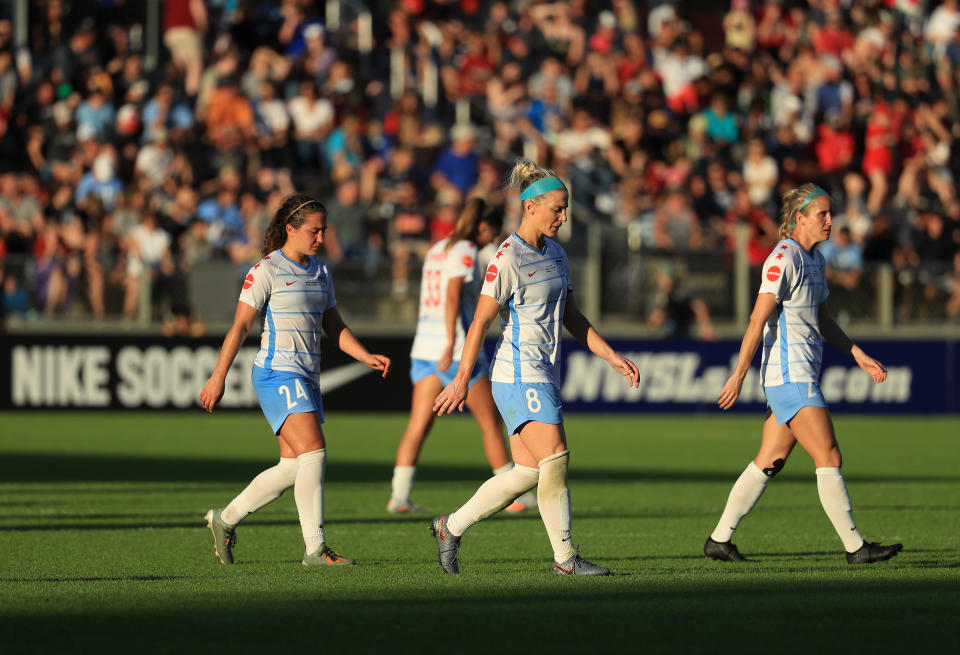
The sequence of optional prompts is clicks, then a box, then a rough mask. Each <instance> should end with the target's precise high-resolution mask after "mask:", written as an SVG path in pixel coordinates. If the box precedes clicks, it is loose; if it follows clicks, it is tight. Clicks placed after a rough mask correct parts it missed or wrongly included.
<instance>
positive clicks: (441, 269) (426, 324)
mask: <svg viewBox="0 0 960 655" xmlns="http://www.w3.org/2000/svg"><path fill="white" fill-rule="evenodd" d="M486 206H487V205H486V203H485V202H484V201H483V200H482V199H480V198H471V199H470V200H468V201H467V204H466V206H465V207H464V208H463V211H462V212H460V216H459V218H458V219H457V225H456V227H455V229H454V233H453V234H452V235H451V236H450V237H448V238H446V239H441V240H440V241H438V242H437V243H435V244H433V246H431V247H430V250H428V251H427V254H426V256H425V257H424V261H423V275H422V276H421V281H420V311H419V312H418V317H417V333H416V335H415V336H414V338H413V346H412V347H411V349H410V381H411V382H412V383H413V397H412V399H411V401H410V418H409V420H408V421H407V427H406V430H404V433H403V438H402V439H401V440H400V444H399V446H397V459H396V464H395V465H394V467H393V480H392V481H391V496H390V500H389V501H388V502H387V512H389V513H391V514H421V513H423V512H424V510H423V508H422V507H420V506H419V505H417V504H416V503H414V502H413V500H412V499H411V497H410V495H411V492H412V491H413V481H414V474H415V473H416V465H417V459H418V458H419V456H420V449H421V448H422V447H423V443H424V441H426V439H427V434H429V432H430V428H431V427H432V425H433V418H434V416H433V401H434V399H435V398H436V397H437V394H438V393H440V391H442V390H443V387H444V386H446V385H447V384H449V383H450V381H451V380H453V376H454V374H455V373H456V372H457V369H458V367H459V365H460V353H461V352H462V350H463V339H464V336H465V334H466V328H467V326H468V325H469V324H470V316H471V315H472V314H473V309H474V307H476V306H477V295H478V294H479V293H480V281H481V279H482V272H478V271H477V270H476V268H477V248H478V247H482V246H485V245H487V243H488V242H490V241H491V240H492V238H493V236H494V234H493V232H492V231H491V230H486V231H485V235H484V236H481V230H480V226H481V223H482V221H483V212H484V210H485V209H486ZM489 365H490V364H489V362H488V361H487V357H486V355H485V354H483V353H482V352H481V353H480V356H479V357H478V358H477V362H476V363H475V364H474V366H473V372H472V375H471V376H470V381H469V385H470V391H469V392H468V393H467V400H466V402H467V407H469V408H470V413H471V414H473V417H474V418H475V419H476V421H477V425H479V426H480V431H481V434H482V435H483V450H484V452H485V453H486V456H487V461H488V462H489V464H490V468H491V469H492V470H493V474H494V475H500V474H501V473H505V472H507V471H509V470H510V469H512V468H513V462H511V461H510V456H509V455H508V454H507V448H506V444H505V443H504V441H503V421H501V419H500V414H499V413H498V412H497V407H496V405H494V404H493V397H492V396H491V395H490V380H489V379H488V378H487V373H488V371H489ZM536 502H537V499H536V496H535V495H534V494H533V492H527V493H526V494H524V495H523V496H521V497H520V498H518V499H517V500H516V501H514V502H513V503H511V504H510V505H509V506H508V507H507V511H511V512H521V511H523V510H525V509H528V508H530V507H534V506H535V505H536Z"/></svg>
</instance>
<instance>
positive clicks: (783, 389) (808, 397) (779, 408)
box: [763, 382, 827, 425]
mask: <svg viewBox="0 0 960 655" xmlns="http://www.w3.org/2000/svg"><path fill="white" fill-rule="evenodd" d="M763 393H764V394H765V395H766V396H767V407H769V408H770V409H771V410H772V411H773V415H774V416H775V417H776V419H777V423H779V424H780V425H783V424H784V423H786V422H787V421H789V420H790V419H792V418H793V417H794V416H796V415H797V412H799V411H800V410H801V409H803V408H804V407H826V406H827V401H826V400H824V398H823V392H821V391H820V385H819V384H818V383H816V382H788V383H786V384H778V385H776V386H772V387H764V388H763Z"/></svg>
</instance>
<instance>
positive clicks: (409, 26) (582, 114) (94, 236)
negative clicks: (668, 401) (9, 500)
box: [0, 0, 960, 332]
mask: <svg viewBox="0 0 960 655" xmlns="http://www.w3.org/2000/svg"><path fill="white" fill-rule="evenodd" d="M28 4H29V6H30V9H29V16H28V20H27V26H28V30H27V32H28V34H27V40H26V42H25V43H17V42H16V35H15V33H14V25H15V21H14V20H13V17H12V16H0V263H2V266H0V271H2V272H0V277H2V288H3V293H2V303H0V305H2V308H3V309H2V311H3V312H5V313H6V314H8V315H14V314H21V315H30V314H48V315H58V314H64V313H69V314H71V315H80V316H83V315H89V316H92V317H95V318H100V317H103V316H105V315H107V314H108V313H112V312H115V311H119V312H122V313H123V315H124V316H127V317H132V316H134V314H135V313H136V311H137V307H138V303H140V298H139V294H141V293H142V289H144V288H145V287H144V285H143V284H142V283H141V280H142V278H143V276H144V275H149V276H150V279H151V280H152V284H151V285H149V288H150V289H151V294H152V301H153V304H154V307H155V311H157V312H158V313H159V314H162V315H163V316H165V317H167V318H170V317H175V321H176V322H174V323H173V324H172V325H173V327H172V330H173V331H174V332H177V331H182V330H184V329H186V326H187V325H189V322H190V320H191V319H190V317H191V315H192V314H193V313H194V310H193V309H192V308H191V307H190V303H189V301H188V299H187V293H186V283H185V279H186V275H187V274H188V273H189V271H190V270H191V268H192V267H194V266H196V265H197V264H199V263H202V262H207V261H213V260H223V261H227V262H233V263H234V264H235V265H236V267H237V270H238V271H241V270H245V269H246V267H247V266H248V265H249V263H250V262H251V261H253V260H255V259H257V258H258V256H259V251H260V247H261V244H262V235H263V231H264V227H265V225H266V222H267V220H268V219H269V217H270V215H271V214H272V212H273V211H274V210H275V209H276V207H277V205H278V204H279V202H280V199H282V198H283V197H285V196H287V195H288V194H290V193H292V192H293V191H294V190H297V191H304V192H307V193H310V194H312V195H315V196H316V197H318V198H320V199H321V200H322V201H323V202H324V203H325V204H326V206H327V208H328V210H329V222H330V224H331V226H332V229H331V230H330V231H329V233H328V240H329V244H328V248H327V258H328V259H329V260H330V261H331V263H332V264H333V265H334V267H336V266H337V265H340V264H342V263H344V262H347V263H349V264H351V265H353V266H355V267H356V268H355V270H357V271H363V272H364V274H365V275H367V276H374V275H376V274H377V272H378V271H380V270H390V271H391V279H392V287H393V291H394V293H395V294H396V295H397V296H398V297H402V296H404V295H406V294H414V293H415V290H414V289H413V288H412V286H411V285H408V283H407V275H408V270H410V269H411V268H412V267H414V265H415V263H416V258H417V257H418V256H419V255H421V254H422V253H423V252H424V251H425V250H426V248H427V247H428V246H429V244H430V243H432V242H434V241H436V240H437V239H439V238H442V237H445V236H447V235H448V234H449V233H450V232H451V231H452V227H453V225H454V222H455V220H456V217H457V214H458V211H459V208H460V207H461V206H462V203H463V202H464V201H465V199H466V198H468V197H471V196H481V197H483V198H484V199H485V200H486V201H487V203H488V204H490V205H493V206H498V207H501V208H502V210H503V212H504V214H505V217H506V222H505V225H506V229H507V230H510V229H512V228H513V227H514V226H515V225H516V221H517V220H518V219H519V205H518V203H516V202H512V203H508V202H505V193H506V192H505V190H504V187H503V177H504V173H505V171H506V170H507V167H508V166H509V165H510V164H512V163H513V161H515V160H516V159H517V158H518V157H519V156H521V155H527V156H533V157H535V158H536V160H537V161H538V162H540V163H541V164H542V165H544V166H549V167H551V168H553V169H555V170H557V171H558V172H560V174H561V175H562V176H563V177H564V178H565V179H567V180H568V181H569V182H570V186H571V188H572V199H571V203H572V215H573V217H574V222H575V223H576V222H578V221H580V222H583V221H594V222H602V223H605V224H607V225H609V226H612V227H613V228H618V229H628V230H629V232H630V234H634V235H637V238H636V239H631V240H629V241H628V240H627V239H624V240H623V241H622V243H621V247H623V248H627V247H639V248H643V249H646V250H651V251H658V252H690V251H698V250H712V251H718V250H729V249H732V248H733V247H734V246H735V243H736V242H735V238H734V233H735V228H736V226H737V225H740V224H746V225H748V226H749V227H750V230H751V234H752V236H751V237H750V241H749V248H748V255H749V260H750V262H751V264H752V265H759V264H761V263H762V261H763V259H764V257H765V256H766V255H767V253H768V252H769V249H770V247H771V246H772V244H774V243H775V242H776V240H777V198H778V193H779V192H780V191H781V190H782V189H785V188H790V187H794V186H797V185H799V184H802V183H804V182H807V181H815V182H817V183H819V184H822V185H823V186H825V187H826V188H828V189H829V190H830V192H831V195H832V197H833V201H834V208H835V211H836V219H835V220H836V226H835V236H834V238H833V239H832V240H831V241H830V242H828V243H827V244H825V245H824V250H825V255H826V257H827V261H828V263H829V265H830V276H831V278H832V286H833V287H834V288H838V289H841V288H842V289H847V290H850V291H851V292H852V291H853V290H855V289H857V288H858V285H860V283H861V278H862V271H863V270H864V268H865V267H868V266H869V265H870V264H871V263H890V264H892V265H893V267H894V269H895V271H896V272H897V280H898V288H899V289H901V290H902V294H903V298H902V300H903V301H904V302H903V303H902V304H900V305H899V306H900V307H901V309H902V311H903V317H904V318H907V317H911V316H920V317H924V316H926V315H927V314H929V313H931V312H934V311H935V310H934V309H932V308H934V307H945V308H946V309H945V312H946V315H947V316H960V202H958V200H957V197H956V180H957V179H958V174H960V148H958V147H957V145H956V140H957V138H958V137H960V127H958V126H960V30H958V26H960V8H958V2H957V0H944V1H943V2H923V1H922V0H920V1H918V0H802V1H801V0H732V2H730V4H729V5H727V4H726V3H676V4H671V3H669V2H663V3H657V4H654V3H650V5H652V6H648V5H647V4H646V3H639V2H632V1H630V0H609V1H608V2H587V1H585V0H572V1H571V2H563V3H560V2H557V3H550V2H536V1H528V0H516V1H514V2H479V1H478V0H459V1H457V0H447V1H434V2H424V1H423V0H395V1H386V0H382V1H371V2H370V3H369V4H368V7H367V8H368V9H369V12H370V15H371V16H372V21H371V22H370V23H367V22H366V21H364V20H362V19H357V17H356V8H357V6H359V5H358V4H357V3H352V2H351V3H341V11H340V17H341V20H340V21H339V23H340V24H339V25H337V27H336V29H332V26H328V25H326V24H325V9H326V5H327V3H325V2H320V1H319V0H277V1H276V2H261V1H253V0H249V1H245V0H206V1H204V0H166V1H165V2H163V3H162V7H163V9H162V13H163V15H162V20H161V24H160V25H159V26H158V31H159V32H160V34H158V35H157V36H158V38H159V39H161V42H162V44H163V46H162V47H161V48H160V52H159V55H160V56H159V58H157V59H158V60H157V61H156V62H154V61H152V60H153V59H155V58H154V57H152V56H151V55H150V53H149V51H148V48H147V46H148V43H149V41H150V39H149V38H148V37H149V34H148V33H147V32H148V30H149V29H150V25H151V24H150V21H148V20H147V19H146V16H145V9H144V7H145V6H146V4H147V3H129V2H128V3H123V2H111V1H107V0H88V1H82V0H73V1H69V2H68V1H67V0H38V1H37V2H31V3H28ZM721 4H722V7H721V6H718V5H721ZM368 28H369V37H368V35H367V29H368ZM154 64H155V65H154ZM569 249H570V250H571V253H572V254H574V255H575V254H576V253H577V247H576V245H575V244H573V245H571V246H570V247H569ZM935 301H936V302H935ZM937 303H939V304H937ZM940 311H942V310H940Z"/></svg>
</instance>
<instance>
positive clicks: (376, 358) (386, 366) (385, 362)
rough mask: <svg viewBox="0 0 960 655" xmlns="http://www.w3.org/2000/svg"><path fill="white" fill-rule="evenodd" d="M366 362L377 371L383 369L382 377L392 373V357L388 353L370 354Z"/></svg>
mask: <svg viewBox="0 0 960 655" xmlns="http://www.w3.org/2000/svg"><path fill="white" fill-rule="evenodd" d="M365 364H366V365H367V366H369V367H370V368H372V369H374V370H376V371H383V374H382V375H381V376H380V377H381V378H385V377H387V374H388V373H390V358H389V357H387V356H386V355H370V357H368V358H367V361H366V362H365Z"/></svg>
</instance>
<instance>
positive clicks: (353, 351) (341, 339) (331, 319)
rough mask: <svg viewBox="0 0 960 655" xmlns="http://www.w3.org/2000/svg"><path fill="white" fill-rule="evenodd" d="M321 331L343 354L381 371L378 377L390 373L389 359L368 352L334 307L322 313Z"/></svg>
mask: <svg viewBox="0 0 960 655" xmlns="http://www.w3.org/2000/svg"><path fill="white" fill-rule="evenodd" d="M323 331H324V332H325V333H326V335H327V338H328V339H330V340H331V341H333V342H335V343H336V344H337V347H338V348H340V350H342V351H343V352H344V353H346V354H347V355H350V356H351V357H353V358H354V359H355V360H357V361H358V362H363V363H364V364H366V365H367V366H369V367H370V368H372V369H374V370H377V371H381V372H382V373H381V376H380V377H384V378H385V377H387V375H388V374H389V373H390V358H389V357H387V356H385V355H374V354H371V353H370V352H368V351H367V349H366V348H364V347H363V344H361V343H360V342H359V341H358V340H357V338H356V337H355V336H353V332H351V331H350V328H348V327H347V324H346V323H344V321H343V318H342V317H341V316H340V312H339V311H338V310H337V308H336V307H331V308H330V309H328V310H327V311H325V312H324V313H323Z"/></svg>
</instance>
